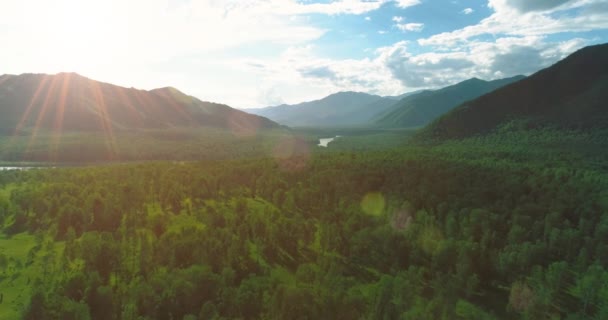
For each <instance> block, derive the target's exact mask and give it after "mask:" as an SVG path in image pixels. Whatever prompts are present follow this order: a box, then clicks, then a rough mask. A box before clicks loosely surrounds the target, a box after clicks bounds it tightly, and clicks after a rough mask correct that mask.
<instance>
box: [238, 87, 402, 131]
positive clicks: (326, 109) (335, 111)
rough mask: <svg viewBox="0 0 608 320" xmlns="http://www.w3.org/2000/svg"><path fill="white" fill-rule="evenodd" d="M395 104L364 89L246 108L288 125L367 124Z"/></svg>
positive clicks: (389, 99)
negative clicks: (313, 99) (308, 99)
mask: <svg viewBox="0 0 608 320" xmlns="http://www.w3.org/2000/svg"><path fill="white" fill-rule="evenodd" d="M393 104H395V100H394V99H391V98H384V97H380V96H376V95H370V94H366V93H362V92H338V93H335V94H332V95H329V96H327V97H325V98H323V99H320V100H315V101H309V102H303V103H299V104H295V105H280V106H276V107H267V108H261V109H246V111H247V112H250V113H253V114H257V115H261V116H264V117H268V118H269V119H272V120H274V121H276V122H279V123H281V124H285V125H288V126H300V127H306V126H308V127H314V126H349V125H351V126H353V125H362V124H367V123H368V122H369V121H370V120H371V119H372V118H373V117H374V116H375V115H377V114H378V113H380V112H383V111H385V110H386V109H387V108H388V107H390V106H392V105H393Z"/></svg>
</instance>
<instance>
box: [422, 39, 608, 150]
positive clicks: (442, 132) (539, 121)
mask: <svg viewBox="0 0 608 320" xmlns="http://www.w3.org/2000/svg"><path fill="white" fill-rule="evenodd" d="M514 120H516V121H518V122H519V124H520V126H521V127H522V129H529V128H535V127H540V126H543V127H545V126H552V127H557V128H561V129H569V130H579V131H580V130H582V131H585V130H592V129H597V128H603V129H605V128H608V44H602V45H595V46H590V47H586V48H583V49H580V50H578V51H576V52H574V53H573V54H571V55H570V56H568V57H566V58H565V59H563V60H561V61H559V62H557V63H556V64H554V65H552V66H550V67H548V68H546V69H543V70H540V71H538V72H537V73H535V74H533V75H531V76H530V77H528V78H526V79H523V80H521V81H518V82H515V83H512V84H510V85H507V86H505V87H502V88H500V89H498V90H495V91H493V92H492V93H489V94H487V95H484V96H482V97H479V98H477V99H474V100H471V101H468V102H465V103H463V104H461V105H460V106H458V107H457V108H455V109H453V110H452V111H451V112H449V113H447V114H445V115H444V116H442V117H440V118H439V119H437V120H436V121H434V122H433V123H432V124H431V125H430V126H428V127H427V128H425V129H424V131H423V132H422V133H421V136H426V137H432V138H438V139H454V138H464V137H470V136H476V135H484V134H487V133H490V132H492V131H495V130H496V129H498V128H499V127H500V126H503V125H505V124H507V123H510V122H512V121H514Z"/></svg>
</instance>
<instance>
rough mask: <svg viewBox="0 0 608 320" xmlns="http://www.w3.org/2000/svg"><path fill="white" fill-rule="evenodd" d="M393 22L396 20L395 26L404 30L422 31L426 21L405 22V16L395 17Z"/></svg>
mask: <svg viewBox="0 0 608 320" xmlns="http://www.w3.org/2000/svg"><path fill="white" fill-rule="evenodd" d="M392 20H393V22H395V25H394V26H395V28H397V29H399V30H401V31H403V32H407V31H415V32H419V31H422V29H423V28H424V23H414V22H410V23H403V21H404V20H405V18H403V17H399V16H396V17H393V19H392Z"/></svg>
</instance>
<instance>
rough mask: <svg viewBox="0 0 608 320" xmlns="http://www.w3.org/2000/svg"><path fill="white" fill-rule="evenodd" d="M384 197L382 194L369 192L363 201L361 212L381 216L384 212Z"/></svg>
mask: <svg viewBox="0 0 608 320" xmlns="http://www.w3.org/2000/svg"><path fill="white" fill-rule="evenodd" d="M385 204H386V203H385V201H384V196H383V195H382V194H381V193H380V192H369V193H367V194H366V195H365V196H364V197H363V199H362V200H361V210H363V212H365V213H367V214H369V215H372V216H379V215H381V214H382V213H383V212H384V206H385Z"/></svg>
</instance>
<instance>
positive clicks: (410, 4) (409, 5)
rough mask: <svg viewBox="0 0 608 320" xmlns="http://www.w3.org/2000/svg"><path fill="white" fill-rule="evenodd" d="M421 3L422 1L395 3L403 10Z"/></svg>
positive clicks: (402, 0) (411, 0) (403, 0)
mask: <svg viewBox="0 0 608 320" xmlns="http://www.w3.org/2000/svg"><path fill="white" fill-rule="evenodd" d="M420 3H421V2H420V0H396V1H395V4H396V5H397V7H399V8H403V9H405V8H409V7H413V6H416V5H419V4H420Z"/></svg>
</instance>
